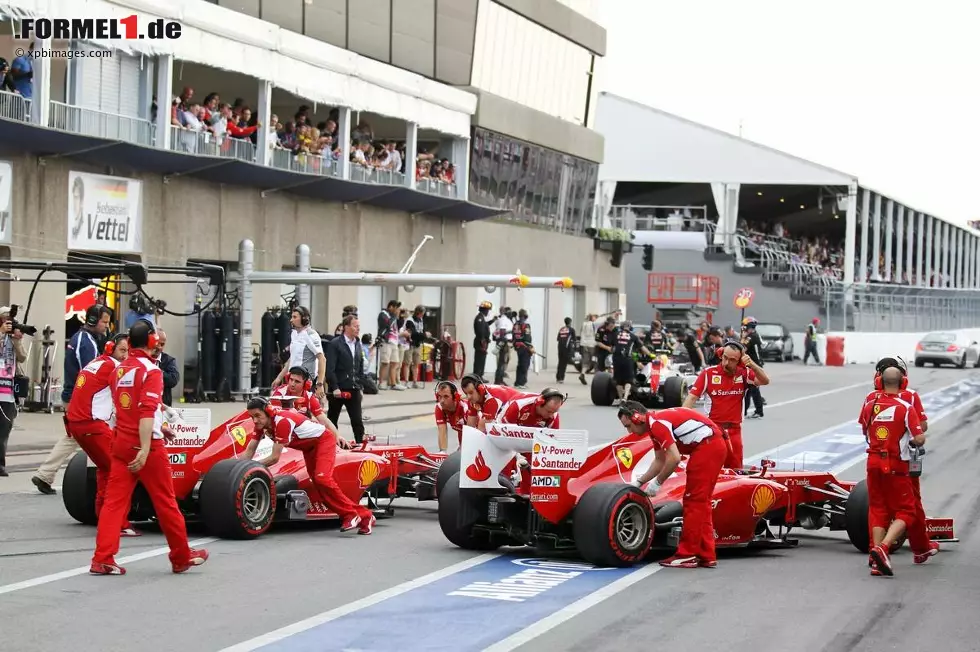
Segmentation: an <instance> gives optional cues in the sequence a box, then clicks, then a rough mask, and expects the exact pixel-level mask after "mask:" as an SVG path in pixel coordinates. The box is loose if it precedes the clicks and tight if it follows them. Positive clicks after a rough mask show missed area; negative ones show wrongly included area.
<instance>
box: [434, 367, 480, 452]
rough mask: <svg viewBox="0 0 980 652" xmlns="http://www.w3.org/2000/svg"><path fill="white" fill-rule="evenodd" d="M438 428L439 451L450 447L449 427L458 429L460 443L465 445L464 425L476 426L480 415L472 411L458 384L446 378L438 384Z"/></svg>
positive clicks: (445, 450)
mask: <svg viewBox="0 0 980 652" xmlns="http://www.w3.org/2000/svg"><path fill="white" fill-rule="evenodd" d="M435 417H436V428H438V430H439V452H441V453H445V452H447V450H448V449H449V428H452V429H453V430H455V431H456V435H457V437H459V445H460V446H462V445H463V426H470V427H471V428H475V427H476V426H477V422H478V421H479V417H478V416H477V415H476V414H475V413H471V411H470V404H469V403H467V402H466V399H464V398H463V395H462V394H461V393H460V391H459V389H457V388H456V384H455V383H453V382H451V381H448V380H444V381H442V382H440V383H439V384H438V385H436V409H435Z"/></svg>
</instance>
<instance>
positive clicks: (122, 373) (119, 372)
mask: <svg viewBox="0 0 980 652" xmlns="http://www.w3.org/2000/svg"><path fill="white" fill-rule="evenodd" d="M125 375H126V370H125V369H123V368H122V367H119V369H117V370H116V378H122V377H123V376H125Z"/></svg>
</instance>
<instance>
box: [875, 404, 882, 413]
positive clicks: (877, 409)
mask: <svg viewBox="0 0 980 652" xmlns="http://www.w3.org/2000/svg"><path fill="white" fill-rule="evenodd" d="M879 412H881V406H880V405H875V409H874V413H875V414H878V413H879Z"/></svg>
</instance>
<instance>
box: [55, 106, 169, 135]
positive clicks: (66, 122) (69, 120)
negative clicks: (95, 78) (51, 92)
mask: <svg viewBox="0 0 980 652" xmlns="http://www.w3.org/2000/svg"><path fill="white" fill-rule="evenodd" d="M48 126H49V127H52V128H54V129H61V130H62V131H70V132H72V133H75V134H83V135H85V136H93V137H95V138H106V139H109V140H122V141H125V142H127V143H136V144H137V145H153V124H152V123H151V122H150V121H149V120H142V119H140V118H131V117H128V116H124V115H116V114H115V113H107V112H105V111H97V110H95V109H86V108H83V107H80V106H73V105H71V104H65V103H63V102H54V101H52V102H51V104H50V114H49V115H48Z"/></svg>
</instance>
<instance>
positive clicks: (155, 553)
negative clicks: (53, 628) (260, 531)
mask: <svg viewBox="0 0 980 652" xmlns="http://www.w3.org/2000/svg"><path fill="white" fill-rule="evenodd" d="M217 540H218V539H217V538H216V537H205V538H204V539H196V540H194V541H191V542H190V546H191V547H192V548H193V547H195V546H203V545H205V544H207V543H212V542H214V541H217ZM169 552H170V548H169V547H163V548H153V549H152V550H147V551H145V552H140V553H137V554H135V555H129V556H128V557H120V558H119V559H117V560H116V563H117V564H119V565H123V564H128V563H131V562H134V561H142V560H144V559H150V558H151V557H159V556H160V555H165V554H167V553H169ZM88 570H89V567H88V566H79V567H78V568H73V569H71V570H66V571H61V572H60V573H52V574H51V575H42V576H41V577H35V578H33V579H30V580H24V581H23V582H14V583H13V584H6V585H4V586H0V595H3V594H4V593H13V592H14V591H20V590H23V589H30V588H34V587H35V586H41V585H42V584H50V583H51V582H58V581H60V580H66V579H68V578H70V577H77V576H78V575H84V574H85V573H88Z"/></svg>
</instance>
